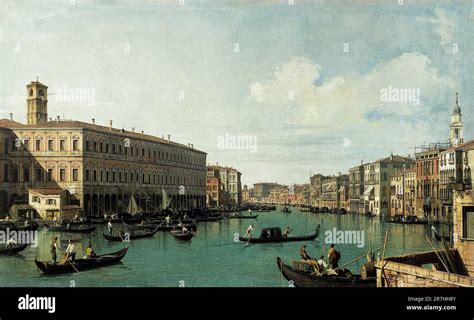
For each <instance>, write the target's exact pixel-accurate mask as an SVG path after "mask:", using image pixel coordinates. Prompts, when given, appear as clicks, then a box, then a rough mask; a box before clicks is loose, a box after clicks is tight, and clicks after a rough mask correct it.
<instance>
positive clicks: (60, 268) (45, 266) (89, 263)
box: [35, 247, 128, 274]
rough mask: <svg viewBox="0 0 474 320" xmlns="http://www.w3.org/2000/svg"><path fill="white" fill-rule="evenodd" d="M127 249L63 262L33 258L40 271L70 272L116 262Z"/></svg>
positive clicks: (52, 272)
mask: <svg viewBox="0 0 474 320" xmlns="http://www.w3.org/2000/svg"><path fill="white" fill-rule="evenodd" d="M127 251H128V247H125V248H123V249H122V250H120V251H117V252H113V253H108V254H103V255H100V256H95V257H93V258H87V259H77V260H75V261H74V262H66V263H63V264H59V263H55V264H52V263H50V262H46V261H38V260H36V259H35V264H36V266H37V267H38V268H39V269H40V270H41V271H43V272H44V273H46V274H60V273H71V272H78V271H84V270H87V269H94V268H99V267H104V266H107V265H111V264H113V263H117V262H119V261H120V260H122V259H123V257H124V256H125V254H126V253H127Z"/></svg>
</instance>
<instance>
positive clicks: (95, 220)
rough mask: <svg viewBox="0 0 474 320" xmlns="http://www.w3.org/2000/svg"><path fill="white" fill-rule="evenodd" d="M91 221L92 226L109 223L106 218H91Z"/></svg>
mask: <svg viewBox="0 0 474 320" xmlns="http://www.w3.org/2000/svg"><path fill="white" fill-rule="evenodd" d="M89 221H90V222H91V224H106V223H107V219H104V218H93V217H89Z"/></svg>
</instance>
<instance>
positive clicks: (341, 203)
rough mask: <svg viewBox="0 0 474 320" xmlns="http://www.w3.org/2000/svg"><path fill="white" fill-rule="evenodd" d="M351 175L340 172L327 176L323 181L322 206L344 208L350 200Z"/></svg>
mask: <svg viewBox="0 0 474 320" xmlns="http://www.w3.org/2000/svg"><path fill="white" fill-rule="evenodd" d="M348 186H349V176H348V175H347V174H344V175H343V174H340V175H338V176H333V177H327V178H326V179H324V181H323V182H322V195H321V198H322V201H321V207H328V208H331V209H337V208H344V207H345V206H347V204H348V202H349V201H348V200H349V191H348V190H349V187H348Z"/></svg>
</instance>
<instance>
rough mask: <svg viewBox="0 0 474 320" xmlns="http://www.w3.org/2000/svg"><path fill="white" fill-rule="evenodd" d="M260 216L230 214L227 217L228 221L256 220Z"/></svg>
mask: <svg viewBox="0 0 474 320" xmlns="http://www.w3.org/2000/svg"><path fill="white" fill-rule="evenodd" d="M257 217H258V214H254V215H244V214H236V213H234V214H230V215H228V216H227V219H256V218H257Z"/></svg>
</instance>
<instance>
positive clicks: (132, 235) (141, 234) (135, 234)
mask: <svg viewBox="0 0 474 320" xmlns="http://www.w3.org/2000/svg"><path fill="white" fill-rule="evenodd" d="M157 231H158V227H156V228H155V229H154V230H139V231H131V232H129V233H125V235H124V236H122V237H121V236H119V235H116V236H114V235H109V234H105V233H102V235H103V236H104V238H105V239H106V240H108V241H123V242H127V241H129V240H134V239H140V238H148V237H153V235H154V234H155V233H156V232H157Z"/></svg>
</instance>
